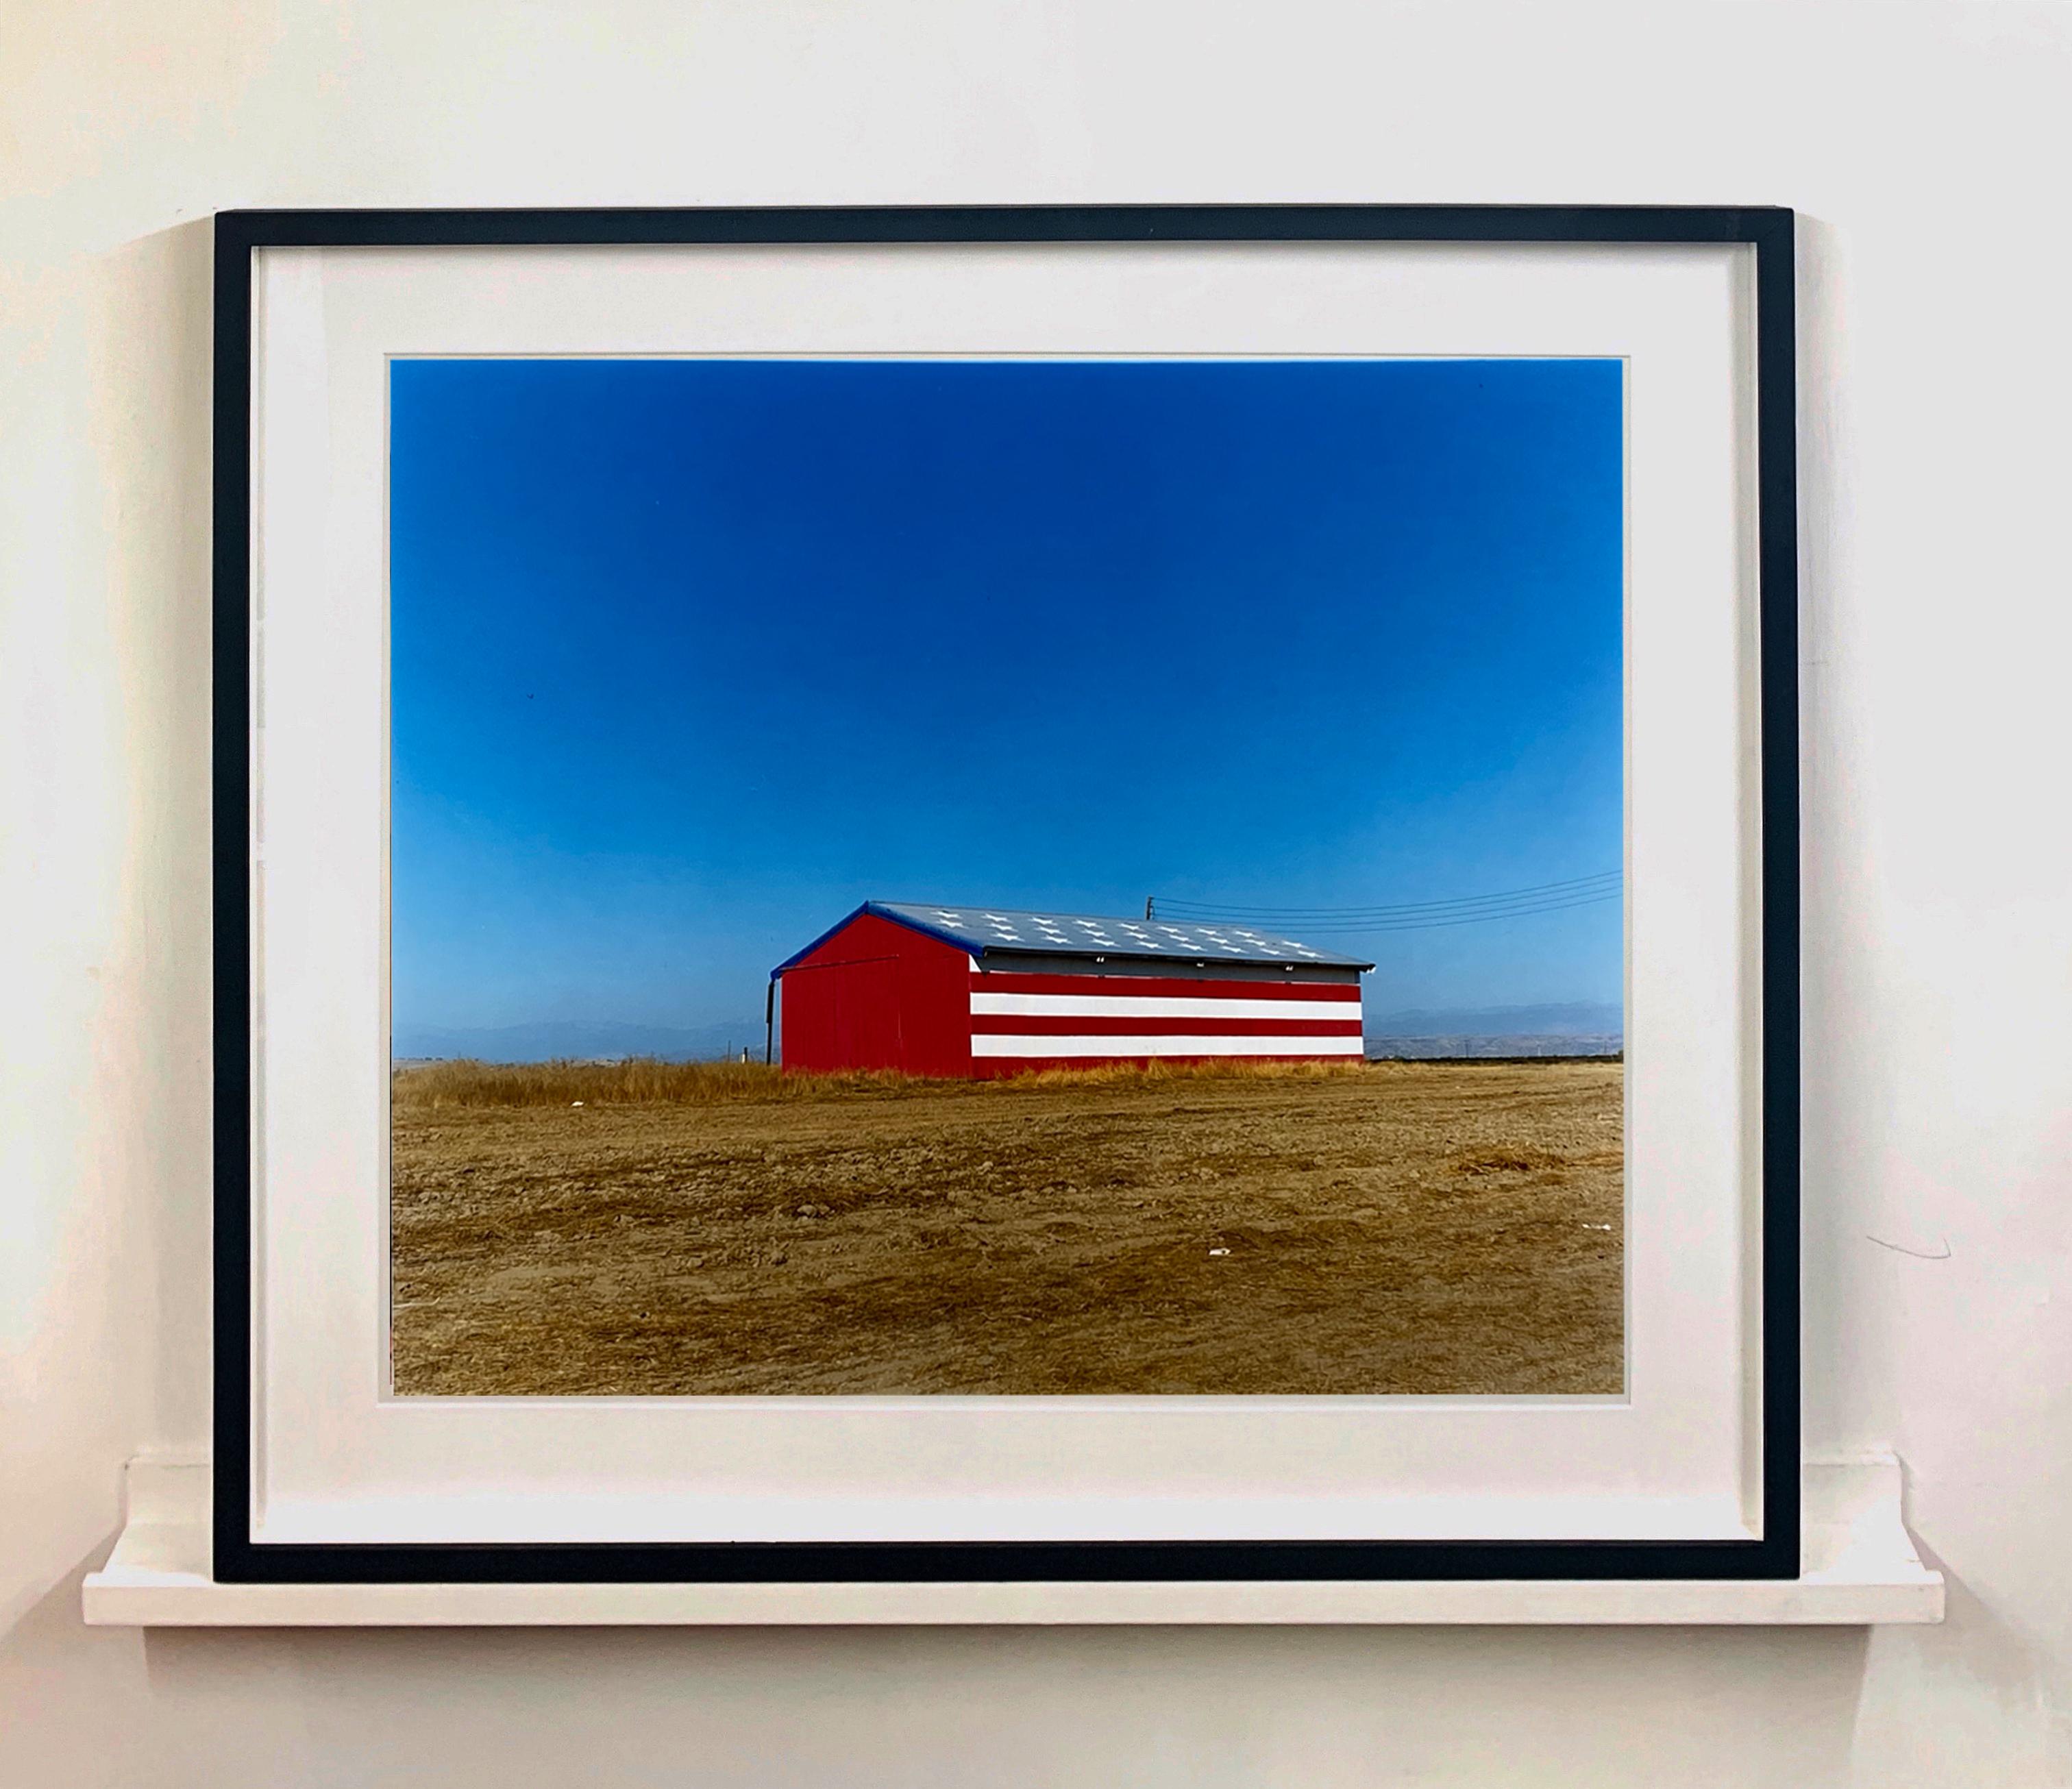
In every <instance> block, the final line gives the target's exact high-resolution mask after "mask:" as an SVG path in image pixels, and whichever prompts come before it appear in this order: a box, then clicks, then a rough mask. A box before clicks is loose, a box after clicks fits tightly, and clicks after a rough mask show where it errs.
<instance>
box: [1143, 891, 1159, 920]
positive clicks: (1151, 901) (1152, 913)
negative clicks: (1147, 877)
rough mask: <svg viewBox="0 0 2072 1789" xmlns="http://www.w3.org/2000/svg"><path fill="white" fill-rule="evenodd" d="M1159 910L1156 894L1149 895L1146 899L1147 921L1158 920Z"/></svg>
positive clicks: (1145, 911)
mask: <svg viewBox="0 0 2072 1789" xmlns="http://www.w3.org/2000/svg"><path fill="white" fill-rule="evenodd" d="M1157 908H1158V897H1157V895H1145V897H1144V917H1145V919H1157V917H1158V912H1157Z"/></svg>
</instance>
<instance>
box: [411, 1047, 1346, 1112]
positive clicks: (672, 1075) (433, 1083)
mask: <svg viewBox="0 0 2072 1789" xmlns="http://www.w3.org/2000/svg"><path fill="white" fill-rule="evenodd" d="M1376 1066H1377V1067H1383V1066H1386V1065H1376ZM1365 1067H1366V1065H1364V1064H1363V1063H1353V1062H1346V1063H1334V1062H1301V1063H1294V1062H1210V1063H1151V1064H1149V1066H1148V1067H1100V1068H1052V1069H1044V1070H1042V1071H1038V1072H1037V1073H1034V1074H1031V1075H1017V1076H1015V1077H1013V1085H1015V1086H1019V1087H1031V1086H1034V1087H1103V1086H1114V1085H1117V1084H1134V1083H1137V1082H1143V1081H1171V1080H1317V1079H1318V1078H1319V1077H1322V1076H1329V1075H1359V1074H1360V1073H1362V1072H1363V1071H1364V1069H1365ZM1006 1085H1007V1083H1005V1082H1002V1081H938V1080H923V1079H921V1078H919V1077H916V1076H914V1075H902V1074H898V1073H896V1072H890V1071H886V1072H879V1073H858V1074H853V1075H797V1074H793V1075H787V1074H784V1073H783V1072H782V1071H780V1070H779V1069H776V1068H774V1067H766V1066H765V1065H764V1064H763V1063H741V1062H689V1063H682V1062H664V1061H661V1060H660V1059H656V1058H655V1057H652V1056H630V1057H627V1058H625V1059H622V1060H618V1061H612V1062H545V1063H485V1062H475V1061H473V1060H471V1059H465V1058H462V1059H454V1060H453V1061H450V1062H435V1063H413V1064H411V1065H409V1066H408V1067H400V1068H397V1070H396V1071H394V1073H393V1076H392V1077H391V1097H392V1099H393V1102H394V1104H395V1106H396V1108H397V1110H399V1111H402V1110H409V1111H417V1112H437V1111H447V1110H452V1109H454V1108H459V1107H463V1106H573V1105H575V1104H578V1102H580V1103H581V1104H584V1105H586V1106H590V1105H656V1104H668V1105H690V1106H705V1105H733V1104H742V1103H744V1102H746V1103H765V1104H767V1103H771V1102H775V1101H778V1100H838V1099H853V1098H856V1097H857V1096H863V1095H869V1094H876V1095H879V1096H894V1097H896V1096H900V1095H904V1094H911V1093H917V1092H927V1093H932V1094H935V1095H938V1096H939V1095H943V1094H950V1093H956V1092H968V1093H982V1092H987V1091H989V1090H996V1089H1000V1088H1004V1087H1005V1086H1006Z"/></svg>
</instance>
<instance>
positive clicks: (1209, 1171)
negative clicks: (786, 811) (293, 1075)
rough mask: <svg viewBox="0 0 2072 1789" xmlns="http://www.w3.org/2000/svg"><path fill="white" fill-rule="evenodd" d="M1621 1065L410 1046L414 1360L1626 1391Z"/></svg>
mask: <svg viewBox="0 0 2072 1789" xmlns="http://www.w3.org/2000/svg"><path fill="white" fill-rule="evenodd" d="M1621 1080H1622V1069H1621V1067H1620V1065H1619V1064H1618V1063H1616V1062H1593V1063H1576V1062H1552V1063H1371V1064H1347V1065H1333V1066H1330V1067H1314V1068H1295V1069H1289V1068H1282V1069H1280V1070H1278V1071H1271V1070H1267V1069H1265V1068H1264V1067H1263V1065H1262V1067H1252V1068H1249V1069H1248V1068H1245V1067H1234V1068H1230V1069H1204V1070H1200V1071H1187V1070H1180V1071H1149V1072H1139V1071H1096V1072H1093V1073H1090V1074H1085V1075H1034V1076H1030V1077H1028V1078H1026V1079H1024V1080H1015V1081H1007V1082H989V1083H969V1084H967V1083H953V1082H939V1081H938V1082H927V1081H909V1080H900V1079H898V1078H896V1077H877V1076H862V1075H859V1076H854V1077H839V1078H827V1079H812V1078H808V1077H800V1076H793V1077H791V1078H788V1079H787V1078H785V1077H783V1076H780V1075H777V1074H776V1073H775V1072H774V1071H771V1070H768V1069H766V1068H763V1067H760V1066H748V1065H742V1064H692V1065H685V1066H676V1065H669V1064H664V1063H616V1064H601V1065H582V1064H550V1065H544V1066H524V1067H485V1066H484V1065H482V1064H479V1063H433V1064H428V1065H426V1066H423V1067H406V1068H401V1069H399V1070H398V1071H397V1073H396V1076H395V1083H394V1092H395V1154H394V1163H395V1168H394V1194H393V1201H394V1202H393V1272H394V1287H395V1292H394V1300H395V1302H394V1314H393V1325H394V1331H393V1333H394V1357H395V1381H396V1389H397V1391H398V1392H401V1393H404V1394H406V1395H407V1394H413V1393H436V1394H454V1393H482V1392H488V1393H501V1394H522V1395H536V1396H537V1395H545V1394H569V1393H597V1394H604V1393H616V1394H625V1393H712V1392H762V1393H773V1392H783V1393H807V1392H846V1393H859V1392H868V1393H878V1394H898V1393H909V1392H1022V1393H1057V1392H1107V1393H1119V1392H1197V1393H1199V1392H1280V1393H1305V1392H1425V1393H1463V1392H1506V1393H1513V1394H1523V1393H1545V1392H1618V1391H1619V1390H1620V1389H1621V1387H1622V1366H1621V1360H1622V1315H1621V1313H1622V1272H1621V1253H1622V1217H1621V1207H1622V1196H1621V1143H1620V1137H1621V1117H1620V1101H1621Z"/></svg>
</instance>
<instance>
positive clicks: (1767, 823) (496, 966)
mask: <svg viewBox="0 0 2072 1789" xmlns="http://www.w3.org/2000/svg"><path fill="white" fill-rule="evenodd" d="M216 245H217V246H216V449H215V451H216V511H215V582H216V591H215V602H216V696H215V714H216V754H217V756H216V772H215V775H216V856H215V870H216V915H217V919H216V988H217V1005H216V1088H217V1091H216V1151H217V1160H216V1176H217V1182H216V1183H217V1206H216V1309H217V1329H216V1342H217V1348H216V1450H215V1481H214V1482H215V1497H216V1511H215V1531H216V1532H215V1564H214V1569H215V1571H216V1575H217V1577H219V1578H220V1579H222V1580H224V1581H245V1582H250V1581H290V1582H292V1581H311V1580H328V1581H362V1580H364V1581H396V1580H411V1581H482V1580H486V1579H495V1580H512V1581H634V1580H643V1579H652V1580H659V1581H676V1582H690V1581H720V1580H726V1581H736V1582H779V1581H795V1582H798V1581H816V1582H834V1581H857V1582H866V1581H877V1582H884V1581H902V1580H915V1581H919V1580H929V1581H943V1582H957V1581H996V1582H997V1581H1002V1580H1015V1579H1019V1580H1032V1581H1067V1580H1110V1581H1123V1580H1145V1581H1211V1580H1215V1581H1227V1580H1236V1579H1252V1580H1257V1579H1272V1578H1282V1579H1295V1580H1323V1579H1340V1580H1343V1579H1355V1578H1363V1577H1365V1578H1437V1577H1443V1578H1455V1579H1458V1578H1474V1577H1488V1578H1494V1579H1522V1578H1600V1579H1601V1578H1662V1577H1692V1578H1703V1577H1759V1578H1760V1577H1774V1578H1790V1577H1795V1576H1796V1575H1797V1573H1798V1571H1799V1411H1798V1383H1799V1378H1798V1375H1799V1367H1798V1335H1799V1327H1798V1325H1799V1318H1798V1308H1797V1301H1798V1254H1797V1250H1798V1240H1797V1238H1798V1076H1799V1068H1798V1056H1799V1032H1798V998H1799V995H1798V944H1797V927H1798V914H1797V881H1798V857H1797V852H1798V841H1797V794H1796V704H1797V689H1796V627H1797V623H1796V606H1797V598H1796V572H1795V563H1794V556H1795V532H1796V523H1795V516H1794V446H1793V427H1794V415H1793V411H1794V395H1793V378H1794V375H1793V352H1792V329H1793V325H1792V216H1791V213H1790V212H1788V211H1784V210H1768V209H1717V210H1713V209H1633V208H1577V209H1531V208H1478V207H1467V208H1396V207H1380V208H1367V207H1324V208H1312V207H1268V208H1227V207H1181V208H1075V209H1064V208H1001V209H984V208H980V209H957V210H931V209H895V210H771V211H765V210H757V211H697V210H692V211H660V212H602V211H600V212H232V213H226V214H224V215H222V216H219V218H218V219H217V220H216Z"/></svg>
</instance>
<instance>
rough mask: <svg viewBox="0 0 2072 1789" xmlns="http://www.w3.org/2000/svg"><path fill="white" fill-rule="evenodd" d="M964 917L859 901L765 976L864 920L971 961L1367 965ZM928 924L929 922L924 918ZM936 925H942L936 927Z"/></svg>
mask: <svg viewBox="0 0 2072 1789" xmlns="http://www.w3.org/2000/svg"><path fill="white" fill-rule="evenodd" d="M968 911H969V912H970V914H972V915H974V916H975V917H973V918H972V919H966V916H965V914H966V910H965V909H962V908H957V909H952V908H950V907H917V904H916V903H907V902H903V901H900V902H894V901H865V903H863V905H862V906H861V907H858V908H857V910H856V911H854V912H853V913H851V914H849V915H847V916H846V917H845V918H844V919H841V921H840V922H838V923H837V924H835V925H833V926H831V927H828V930H827V931H825V932H822V933H821V934H820V936H819V937H817V938H816V939H815V940H813V941H812V943H811V944H808V945H807V946H806V948H804V950H802V951H799V952H796V953H795V954H793V955H792V956H787V957H786V958H785V959H784V960H783V962H781V963H779V964H778V965H777V967H776V968H775V969H772V970H771V972H770V975H771V980H772V981H775V979H776V978H777V977H779V976H780V975H782V974H783V973H784V972H785V971H786V970H787V969H792V968H795V967H796V965H797V964H799V963H800V962H801V961H802V960H804V959H805V958H806V957H808V956H812V953H813V952H815V951H816V950H818V949H819V948H820V947H821V946H822V945H823V944H826V943H827V941H828V940H829V939H830V938H832V937H833V936H835V934H836V933H837V932H841V930H842V929H843V928H844V927H846V926H850V925H853V924H854V923H856V922H857V920H858V919H861V918H862V917H863V916H864V915H865V914H870V915H873V916H874V917H875V918H878V919H885V920H889V921H890V923H892V924H894V925H896V926H903V927H906V930H907V931H909V932H915V933H918V934H919V936H922V937H923V938H932V939H934V940H935V941H936V942H937V943H939V944H948V946H949V947H950V948H952V950H956V951H959V952H962V953H963V954H964V956H968V957H971V958H972V959H974V960H978V961H981V962H982V961H985V960H987V959H996V960H997V959H998V958H1001V957H1010V958H1011V957H1029V956H1083V957H1091V958H1092V959H1094V960H1097V961H1098V960H1104V959H1108V958H1112V957H1120V958H1123V959H1124V960H1130V961H1134V962H1140V963H1153V962H1166V963H1179V962H1186V961H1188V960H1195V961H1202V962H1215V963H1229V964H1246V963H1250V964H1261V965H1265V964H1272V965H1274V966H1276V967H1282V968H1297V969H1300V968H1303V967H1308V966H1313V967H1315V968H1318V969H1354V970H1357V971H1359V972H1360V973H1366V972H1367V970H1369V969H1372V968H1373V967H1374V964H1371V963H1369V962H1365V961H1363V960H1361V959H1359V958H1358V957H1354V956H1344V955H1342V954H1341V953H1340V952H1337V951H1327V950H1320V949H1318V948H1316V947H1315V946H1313V945H1310V944H1302V943H1301V942H1299V941H1298V940H1295V939H1292V938H1287V937H1269V936H1266V935H1265V934H1264V933H1263V932H1258V931H1256V930H1254V929H1253V928H1252V927H1248V926H1239V925H1237V924H1235V923H1227V924H1213V923H1207V922H1204V921H1199V920H1188V921H1186V922H1184V923H1180V924H1174V923H1171V922H1169V921H1165V920H1153V919H1145V920H1137V919H1113V918H1108V917H1104V916H1100V915H1091V914H1057V915H1052V914H1047V913H1033V912H1022V911H1019V910H1015V911H1009V910H1008V909H1005V908H992V907H971V908H969V909H968ZM931 916H932V918H931ZM935 919H940V920H942V921H943V923H942V924H939V925H938V924H936V923H933V922H934V920H935Z"/></svg>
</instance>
